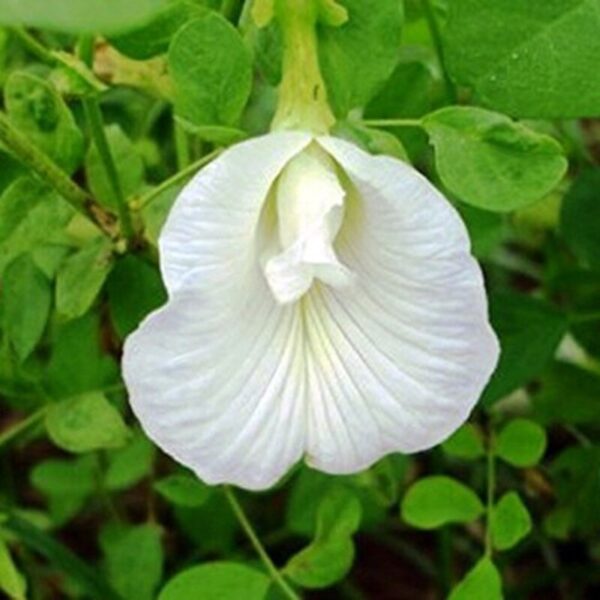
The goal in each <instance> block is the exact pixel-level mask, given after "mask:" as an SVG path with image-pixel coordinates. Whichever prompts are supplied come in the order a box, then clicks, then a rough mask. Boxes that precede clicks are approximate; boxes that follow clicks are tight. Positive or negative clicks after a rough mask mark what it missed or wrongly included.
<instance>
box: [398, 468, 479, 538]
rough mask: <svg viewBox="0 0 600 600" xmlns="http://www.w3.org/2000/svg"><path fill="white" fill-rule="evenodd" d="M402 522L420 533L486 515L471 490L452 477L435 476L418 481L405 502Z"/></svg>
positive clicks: (408, 493)
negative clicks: (421, 530) (420, 530)
mask: <svg viewBox="0 0 600 600" xmlns="http://www.w3.org/2000/svg"><path fill="white" fill-rule="evenodd" d="M401 510H402V518H403V519H404V520H405V521H406V522H407V523H408V524H409V525H412V526H413V527H418V528H419V529H435V528H437V527H441V526H442V525H447V524H448V523H468V522H470V521H473V520H475V519H476V518H477V517H479V516H480V515H482V514H483V512H484V507H483V504H482V503H481V500H480V499H479V498H478V497H477V495H476V494H475V492H473V491H472V490H471V489H469V488H468V487H466V486H465V485H463V484H462V483H460V481H456V480H455V479H452V478H450V477H446V476H444V475H435V476H432V477H426V478H424V479H420V480H419V481H417V482H416V483H415V484H414V485H413V486H412V487H411V488H410V489H409V490H408V492H407V493H406V495H405V496H404V499H403V501H402V507H401Z"/></svg>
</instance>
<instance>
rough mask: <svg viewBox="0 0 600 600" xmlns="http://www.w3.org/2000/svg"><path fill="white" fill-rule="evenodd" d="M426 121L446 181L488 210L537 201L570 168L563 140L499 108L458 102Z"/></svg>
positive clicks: (461, 195)
mask: <svg viewBox="0 0 600 600" xmlns="http://www.w3.org/2000/svg"><path fill="white" fill-rule="evenodd" d="M423 126H424V127H425V129H426V131H427V133H428V134H429V136H430V139H431V143H432V144H433V146H434V148H435V163H436V167H437V171H438V173H439V175H440V177H441V179H442V181H443V183H444V185H446V186H447V187H448V189H449V190H450V191H451V192H452V193H454V194H456V195H457V196H458V198H459V199H460V200H462V201H463V202H467V203H468V204H472V205H473V206H478V207H480V208H484V209H486V210H492V211H498V212H507V211H511V210H515V209H517V208H522V207H524V206H527V205H528V204H532V203H534V202H536V201H537V200H540V199H541V198H543V197H544V196H545V195H546V194H548V193H549V192H550V191H552V189H553V188H554V187H555V186H556V185H557V184H558V183H559V182H560V180H561V179H562V178H563V176H564V174H565V172H566V170H567V160H566V158H565V156H564V153H563V150H562V148H561V146H560V144H559V143H558V142H556V141H555V140H554V139H553V138H551V137H549V136H546V135H542V134H539V133H536V132H534V131H532V130H531V129H528V128H527V127H525V126H524V125H521V124H519V123H515V122H514V121H511V120H510V119H509V118H508V117H506V116H504V115H501V114H498V113H493V112H490V111H487V110H483V109H481V108H473V107H459V106H452V107H448V108H442V109H441V110H438V111H436V112H434V113H431V114H429V115H427V116H426V117H425V118H424V119H423Z"/></svg>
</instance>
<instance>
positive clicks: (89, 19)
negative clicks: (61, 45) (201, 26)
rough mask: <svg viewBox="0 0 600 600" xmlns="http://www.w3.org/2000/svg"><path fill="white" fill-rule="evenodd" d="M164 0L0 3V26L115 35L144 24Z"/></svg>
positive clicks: (0, 0) (22, 0) (1, 0)
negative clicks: (23, 26) (22, 26)
mask: <svg viewBox="0 0 600 600" xmlns="http://www.w3.org/2000/svg"><path fill="white" fill-rule="evenodd" d="M166 2H167V0H128V1H127V2H122V0H60V2H52V3H48V2H46V1H45V0H18V2H15V1H14V0H0V24H1V25H9V26H15V25H25V26H27V27H38V28H40V29H49V30H51V31H64V32H68V33H104V34H107V33H118V32H121V31H125V30H127V29H129V28H131V27H134V26H136V25H138V24H140V23H143V22H145V21H146V20H148V19H149V18H151V17H152V16H153V15H154V14H155V13H156V11H157V10H158V9H160V8H161V7H162V6H164V5H165V4H166Z"/></svg>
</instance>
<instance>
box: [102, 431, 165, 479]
mask: <svg viewBox="0 0 600 600" xmlns="http://www.w3.org/2000/svg"><path fill="white" fill-rule="evenodd" d="M155 456H156V448H155V446H154V445H153V444H152V442H151V441H150V440H149V439H148V438H147V437H146V436H145V435H144V434H143V433H142V432H140V431H136V432H134V435H133V438H132V440H131V441H130V442H129V444H127V446H124V447H123V448H119V449H117V450H113V451H112V452H110V453H109V455H108V468H107V469H106V475H105V479H104V482H105V484H106V487H107V488H108V489H110V490H123V489H127V488H129V487H131V486H133V485H135V484H136V483H138V482H139V481H141V480H142V479H144V478H145V477H147V476H148V475H150V473H151V471H152V464H153V462H154V457H155Z"/></svg>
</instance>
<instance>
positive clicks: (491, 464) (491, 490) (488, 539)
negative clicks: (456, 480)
mask: <svg viewBox="0 0 600 600" xmlns="http://www.w3.org/2000/svg"><path fill="white" fill-rule="evenodd" d="M495 444H496V441H495V437H494V434H493V432H491V433H490V436H489V439H488V447H487V492H486V527H485V555H486V556H487V557H490V558H491V556H492V552H493V545H492V514H493V512H494V496H495V494H496V448H495Z"/></svg>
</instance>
